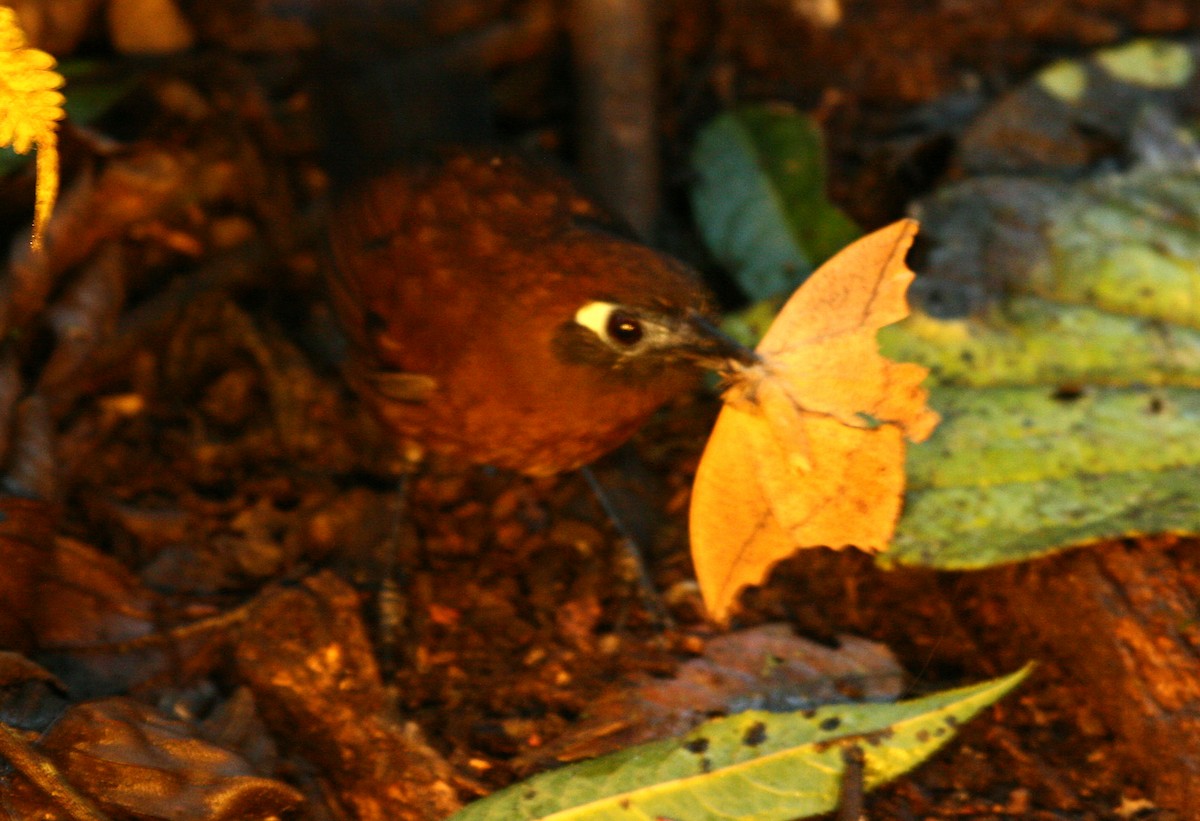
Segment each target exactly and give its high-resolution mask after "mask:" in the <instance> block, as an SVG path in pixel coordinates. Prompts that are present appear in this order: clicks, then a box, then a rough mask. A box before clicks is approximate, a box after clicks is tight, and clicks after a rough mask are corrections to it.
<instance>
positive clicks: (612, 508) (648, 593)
mask: <svg viewBox="0 0 1200 821" xmlns="http://www.w3.org/2000/svg"><path fill="white" fill-rule="evenodd" d="M580 472H581V473H582V474H583V477H584V479H586V480H587V483H588V487H590V488H591V489H592V494H593V495H594V496H595V497H596V501H598V502H600V507H601V508H603V509H604V514H605V515H606V516H608V520H609V521H610V522H612V525H613V529H614V530H616V532H617V536H619V537H620V539H621V545H622V546H623V547H624V549H625V553H626V556H627V558H628V560H629V562H630V564H631V565H632V567H633V568H634V572H635V575H636V577H637V583H638V589H639V592H640V593H641V595H642V601H643V603H644V604H645V606H646V609H647V610H649V611H650V614H651V615H652V616H653V617H654V621H655V623H656V624H658V626H659V627H660V628H662V629H664V630H669V629H671V628H672V627H674V626H675V621H674V619H672V618H671V614H670V613H668V612H667V608H666V606H665V605H664V604H663V600H662V596H660V595H659V592H658V590H657V589H656V588H655V587H654V582H653V580H651V578H650V572H649V571H648V570H647V569H646V560H645V558H644V557H643V555H642V549H641V547H639V546H638V543H637V540H636V539H635V538H634V537H633V535H632V533H631V532H630V530H629V528H627V527H626V526H625V523H624V521H622V519H621V516H620V514H619V513H618V512H617V508H616V505H614V504H613V503H612V499H611V498H609V495H608V493H606V492H605V490H604V487H603V486H602V485H601V484H600V481H599V480H598V479H597V478H596V474H595V473H594V472H593V471H592V469H591V468H590V467H583V468H580Z"/></svg>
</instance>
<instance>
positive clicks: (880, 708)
mask: <svg viewBox="0 0 1200 821" xmlns="http://www.w3.org/2000/svg"><path fill="white" fill-rule="evenodd" d="M1027 674H1028V668H1026V669H1023V670H1020V671H1018V672H1016V673H1013V674H1011V675H1008V676H1005V677H1003V678H999V679H994V680H992V681H988V682H984V683H982V684H977V685H974V686H971V687H963V688H960V689H956V690H948V691H946V692H942V693H936V694H934V695H930V696H925V697H924V698H919V699H913V700H911V701H904V702H898V703H894V704H857V705H832V706H826V707H821V708H818V709H816V710H810V711H805V712H795V713H768V712H763V711H758V710H755V711H748V712H745V713H739V714H737V715H733V716H730V717H728V718H722V719H716V720H714V721H709V722H707V723H705V724H703V725H701V726H700V727H698V728H696V729H695V730H693V731H692V732H691V733H689V734H687V735H686V736H684V737H682V738H677V739H666V740H663V741H656V742H651V743H649V744H643V745H640V746H638V747H632V748H630V749H627V750H623V751H621V752H619V753H615V754H613V755H608V756H604V757H603V758H598V759H595V760H592V761H587V762H584V763H582V764H576V765H573V766H569V767H564V768H562V769H558V770H553V771H551V772H547V773H542V774H541V775H538V776H534V777H533V778H531V779H528V780H526V781H523V782H521V783H519V784H515V785H513V786H511V787H509V788H507V789H505V790H502V791H500V792H498V793H495V794H494V795H491V796H489V797H488V798H485V799H483V800H481V801H478V802H476V803H474V804H471V805H470V806H468V807H466V808H465V809H463V810H462V811H460V812H459V813H457V814H456V815H454V816H453V817H452V819H451V821H534V819H537V820H538V821H592V819H595V821H624V820H625V819H628V821H655V819H661V818H686V819H688V821H731V819H740V820H741V821H785V819H791V818H804V817H809V816H812V815H818V814H820V813H825V812H829V811H831V810H833V809H835V807H836V806H837V800H838V790H839V788H840V784H841V776H842V772H843V769H844V766H845V765H844V761H843V752H844V750H845V749H846V748H847V747H849V746H851V745H857V746H858V747H859V748H860V749H861V750H862V751H863V754H864V759H865V768H864V786H865V787H866V788H867V789H872V788H874V787H877V786H879V785H880V784H883V783H885V782H886V781H889V780H891V779H893V778H895V777H897V776H899V775H901V774H902V773H904V772H907V771H908V770H910V769H912V768H913V767H915V766H916V765H917V764H919V763H920V762H921V761H923V760H925V759H926V758H928V757H929V756H930V755H931V754H932V753H933V752H934V751H936V750H937V749H938V748H939V747H941V746H942V745H943V744H945V743H946V742H947V741H948V740H949V739H950V738H951V737H952V736H953V735H954V733H955V732H956V730H957V729H958V727H959V726H961V725H962V724H963V723H964V722H966V721H968V720H969V719H970V718H972V717H973V716H975V715H976V714H977V713H978V712H979V711H980V710H982V709H984V708H985V707H987V706H989V705H990V704H992V703H994V702H995V701H996V700H998V699H999V698H1001V697H1002V696H1004V695H1005V694H1006V693H1008V692H1009V691H1010V690H1011V689H1012V688H1013V687H1015V686H1016V685H1017V684H1018V683H1019V682H1020V681H1021V680H1022V679H1023V678H1024V677H1025V676H1026V675H1027Z"/></svg>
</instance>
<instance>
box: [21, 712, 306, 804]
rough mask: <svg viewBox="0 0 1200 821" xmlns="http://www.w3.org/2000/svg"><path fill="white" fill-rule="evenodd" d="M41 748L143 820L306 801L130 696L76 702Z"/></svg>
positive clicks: (88, 787)
mask: <svg viewBox="0 0 1200 821" xmlns="http://www.w3.org/2000/svg"><path fill="white" fill-rule="evenodd" d="M41 746H42V748H43V749H44V750H45V751H46V752H47V753H48V754H49V755H50V756H51V757H52V758H53V759H55V761H56V762H57V763H58V764H59V766H60V767H61V768H62V770H63V773H64V775H66V777H67V778H68V779H69V780H70V782H71V783H72V784H74V785H76V786H77V787H78V788H79V789H80V790H81V791H83V792H85V793H87V794H89V795H90V796H91V797H92V798H94V799H95V800H96V801H97V802H98V803H99V804H101V805H102V806H103V807H104V808H105V809H107V810H110V811H113V812H118V811H119V812H122V813H128V814H132V815H136V816H137V817H138V818H170V819H174V821H189V819H196V821H201V819H203V821H210V820H211V819H229V820H230V821H233V819H256V818H263V819H265V818H275V817H278V816H279V814H280V813H282V812H283V811H284V810H286V809H288V808H290V807H293V806H295V805H297V804H299V803H300V801H301V799H302V796H301V795H300V793H298V792H297V791H296V790H295V789H293V788H292V787H289V786H288V785H287V784H284V783H283V782H280V781H274V780H271V779H268V778H262V777H259V776H258V775H256V774H255V773H254V771H253V769H252V768H251V767H250V765H249V764H248V763H247V762H246V761H245V760H244V759H242V758H241V757H240V756H238V755H236V754H235V753H232V752H230V751H229V750H226V749H223V748H221V747H218V746H216V745H214V744H210V743H208V742H207V741H204V740H202V739H200V738H198V737H197V735H196V732H195V730H194V728H193V727H191V726H190V725H188V724H185V723H184V722H182V721H177V720H175V719H171V718H167V717H166V716H164V715H162V714H161V713H159V712H157V711H155V710H154V709H152V708H150V707H148V706H146V705H144V704H140V703H138V702H135V701H133V700H131V699H125V698H110V699H104V700H102V701H93V702H88V703H85V704H79V705H76V706H75V707H72V708H71V709H70V710H69V711H67V713H66V715H64V716H63V718H62V720H61V721H59V722H58V723H57V724H55V725H54V727H53V728H51V730H50V731H49V732H48V733H47V734H46V737H45V738H44V739H43V741H42V744H41Z"/></svg>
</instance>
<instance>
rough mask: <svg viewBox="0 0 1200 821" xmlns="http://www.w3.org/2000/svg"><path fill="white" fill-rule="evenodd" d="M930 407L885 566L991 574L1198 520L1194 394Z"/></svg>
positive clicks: (1199, 459) (1027, 393)
mask: <svg viewBox="0 0 1200 821" xmlns="http://www.w3.org/2000/svg"><path fill="white" fill-rule="evenodd" d="M931 404H932V405H933V406H934V407H936V408H937V409H938V410H939V411H940V412H941V413H942V423H941V426H940V427H939V429H938V431H937V434H936V435H935V436H934V437H933V438H932V439H931V441H930V442H929V443H928V444H927V445H922V446H917V447H914V448H912V449H911V451H910V455H909V459H908V464H907V468H908V490H907V493H906V498H905V513H904V517H903V519H902V521H901V524H900V527H899V529H898V531H897V533H896V537H895V540H894V542H893V545H892V549H891V550H890V551H889V552H888V553H887V554H885V555H884V556H882V557H881V560H882V561H884V562H889V563H903V564H924V565H933V566H936V567H940V568H944V569H968V568H978V567H987V566H990V565H994V564H999V563H1003V562H1011V561H1016V560H1019V559H1027V558H1033V557H1035V556H1038V555H1042V554H1044V553H1045V552H1047V550H1050V549H1054V548H1056V547H1061V546H1066V545H1078V544H1083V543H1087V542H1091V541H1095V540H1098V539H1103V538H1110V537H1112V536H1115V535H1126V536H1128V535H1143V534H1151V533H1171V532H1186V531H1194V530H1195V529H1196V526H1197V523H1200V495H1197V494H1196V493H1195V488H1197V487H1200V454H1198V453H1197V450H1198V448H1197V444H1196V441H1197V439H1196V437H1197V433H1198V432H1200V391H1196V390H1192V389H1185V388H1145V387H1143V388H1099V389H1097V388H1087V389H1085V390H1083V391H1082V392H1081V393H1070V392H1067V393H1055V392H1053V391H1051V390H1050V389H1048V388H1045V387H1036V388H987V389H978V388H950V387H941V388H936V389H935V390H934V391H933V394H932V397H931Z"/></svg>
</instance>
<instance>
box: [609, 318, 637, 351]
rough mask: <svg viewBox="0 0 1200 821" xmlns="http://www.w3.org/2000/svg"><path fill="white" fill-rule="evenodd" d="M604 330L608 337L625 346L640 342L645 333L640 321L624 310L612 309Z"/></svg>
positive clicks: (628, 346) (629, 346)
mask: <svg viewBox="0 0 1200 821" xmlns="http://www.w3.org/2000/svg"><path fill="white" fill-rule="evenodd" d="M604 330H605V332H606V333H607V334H608V338H609V339H611V340H612V341H613V342H616V343H617V344H619V345H623V346H625V347H626V348H631V347H633V346H634V345H636V344H638V343H639V342H641V341H642V337H643V336H645V334H646V332H645V330H643V328H642V323H641V322H639V321H638V320H637V319H636V318H634V317H632V316H630V315H629V314H627V313H625V312H624V311H613V312H612V313H611V314H609V315H608V322H606V323H605V325H604Z"/></svg>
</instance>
